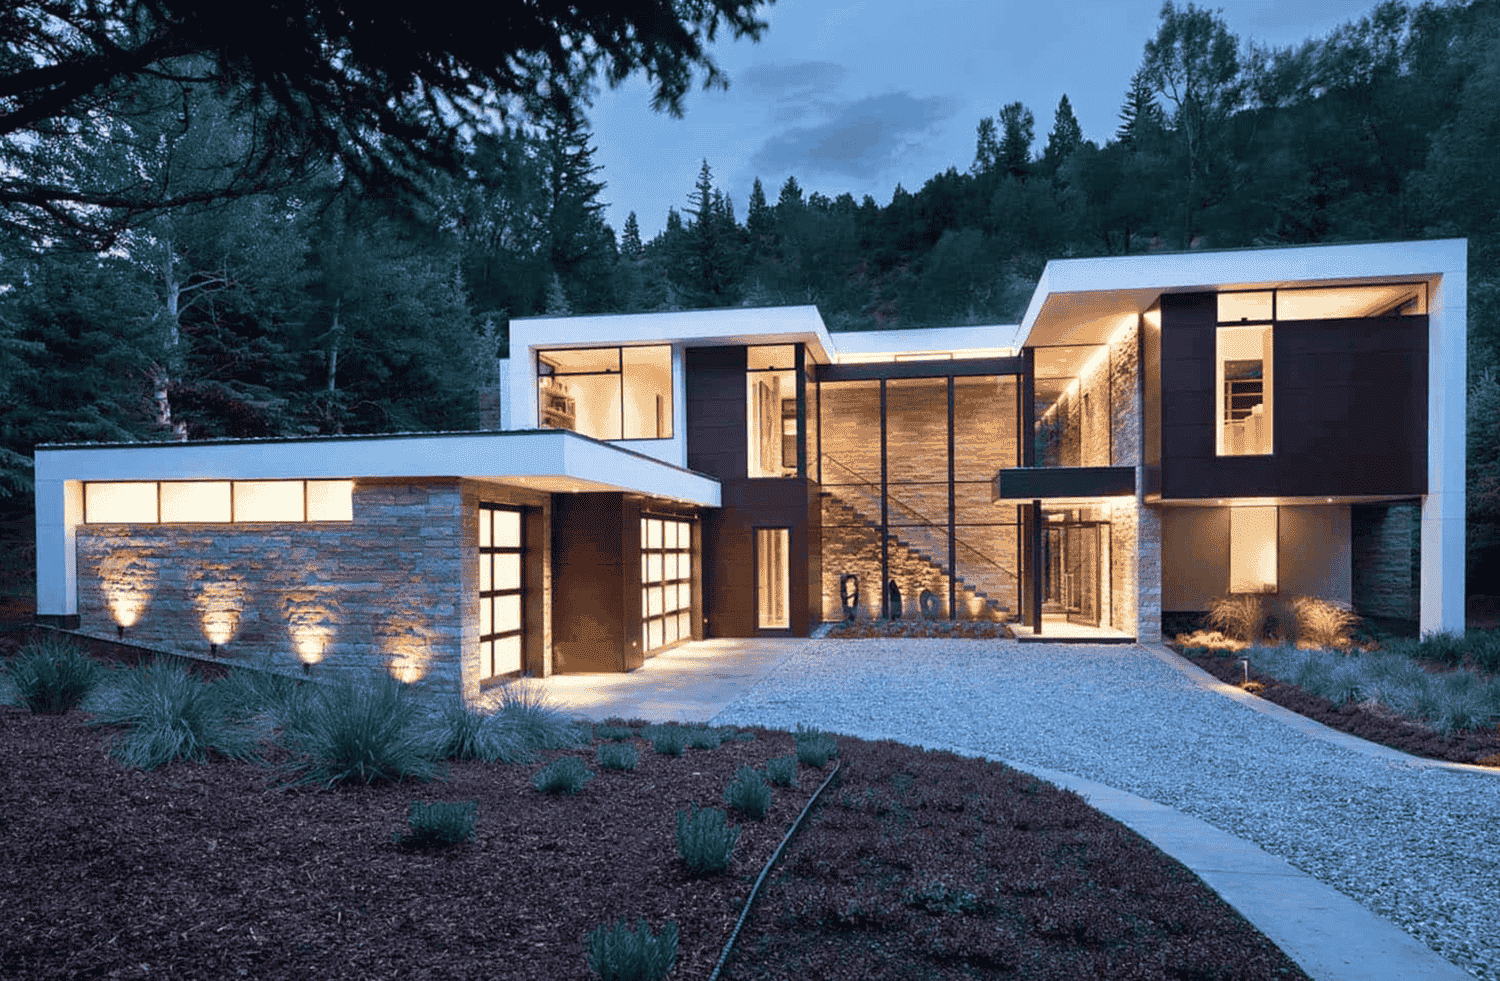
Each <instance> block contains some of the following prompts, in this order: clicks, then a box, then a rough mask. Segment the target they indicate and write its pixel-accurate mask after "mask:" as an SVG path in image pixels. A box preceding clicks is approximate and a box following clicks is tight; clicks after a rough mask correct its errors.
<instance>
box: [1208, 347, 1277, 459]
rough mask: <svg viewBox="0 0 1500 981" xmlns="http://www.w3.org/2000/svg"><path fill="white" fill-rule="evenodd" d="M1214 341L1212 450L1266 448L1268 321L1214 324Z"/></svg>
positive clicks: (1250, 452)
mask: <svg viewBox="0 0 1500 981" xmlns="http://www.w3.org/2000/svg"><path fill="white" fill-rule="evenodd" d="M1215 347H1216V350H1217V355H1216V361H1217V365H1218V367H1217V370H1216V375H1215V377H1216V378H1217V383H1218V392H1219V395H1218V398H1217V399H1216V405H1215V409H1214V413H1215V430H1216V433H1217V437H1216V441H1217V445H1216V449H1217V452H1218V455H1219V456H1256V455H1264V454H1267V453H1270V452H1271V449H1272V444H1271V433H1272V402H1273V400H1272V397H1271V396H1272V391H1273V386H1272V364H1273V360H1272V356H1271V355H1272V350H1271V327H1270V325H1264V326H1254V327H1220V328H1218V331H1217V334H1216V338H1215Z"/></svg>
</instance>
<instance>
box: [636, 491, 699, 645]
mask: <svg viewBox="0 0 1500 981" xmlns="http://www.w3.org/2000/svg"><path fill="white" fill-rule="evenodd" d="M692 542H693V539H692V525H691V524H690V523H689V522H687V521H679V520H676V519H673V518H642V519H641V638H642V642H643V643H644V644H645V645H646V648H645V650H646V652H647V653H650V652H651V651H655V650H657V649H659V648H661V647H663V646H665V645H666V644H670V643H673V642H675V641H677V640H686V639H688V638H689V637H691V635H692V627H691V626H690V619H689V614H690V613H691V612H692V605H693V601H692V585H691V581H690V580H691V575H692V573H691V571H690V570H691V568H692V559H691V550H692Z"/></svg>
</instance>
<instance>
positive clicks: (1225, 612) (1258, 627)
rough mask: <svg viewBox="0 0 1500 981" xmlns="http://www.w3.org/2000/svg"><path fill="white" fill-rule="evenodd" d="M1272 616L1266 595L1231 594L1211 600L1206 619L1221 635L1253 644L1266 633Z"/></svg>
mask: <svg viewBox="0 0 1500 981" xmlns="http://www.w3.org/2000/svg"><path fill="white" fill-rule="evenodd" d="M1270 614H1271V611H1270V607H1269V604H1268V603H1267V601H1266V597H1265V595H1264V594H1261V593H1231V594H1229V595H1227V596H1216V597H1214V598H1213V599H1212V600H1210V601H1209V607H1208V615H1207V616H1206V617H1205V618H1204V619H1205V620H1206V621H1207V623H1208V625H1209V626H1210V627H1212V628H1213V629H1215V630H1217V631H1219V632H1220V633H1221V634H1224V635H1226V636H1229V637H1233V638H1234V639H1235V640H1241V641H1244V642H1246V643H1252V642H1254V641H1256V640H1259V639H1260V637H1261V635H1262V633H1263V632H1264V631H1265V626H1266V620H1267V618H1269V616H1270Z"/></svg>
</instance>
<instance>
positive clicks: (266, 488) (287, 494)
mask: <svg viewBox="0 0 1500 981" xmlns="http://www.w3.org/2000/svg"><path fill="white" fill-rule="evenodd" d="M306 503H307V500H306V492H305V491H304V490H303V488H302V481H300V480H238V481H235V484H234V520H236V521H305V520H306V519H307V510H306Z"/></svg>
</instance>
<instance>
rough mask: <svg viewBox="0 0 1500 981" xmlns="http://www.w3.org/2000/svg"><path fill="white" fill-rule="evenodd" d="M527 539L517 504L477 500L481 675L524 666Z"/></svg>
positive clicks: (500, 674) (499, 675) (506, 672)
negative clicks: (523, 562)
mask: <svg viewBox="0 0 1500 981" xmlns="http://www.w3.org/2000/svg"><path fill="white" fill-rule="evenodd" d="M524 544H525V543H524V541H523V540H522V532H521V512H520V511H519V510H517V509H515V508H507V507H501V506H500V505H498V504H481V505H479V678H480V680H481V681H488V680H490V679H491V678H502V677H505V676H506V675H513V674H517V673H519V672H520V670H521V646H522V625H523V622H524V614H523V611H522V603H523V601H524V598H525V590H524V588H523V583H522V571H521V563H522V559H523V557H524V555H525V548H524Z"/></svg>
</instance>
